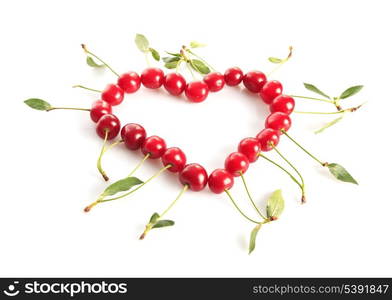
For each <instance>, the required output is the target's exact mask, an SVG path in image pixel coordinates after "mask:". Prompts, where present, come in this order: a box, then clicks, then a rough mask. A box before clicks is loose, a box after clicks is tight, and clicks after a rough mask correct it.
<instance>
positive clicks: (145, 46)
mask: <svg viewBox="0 0 392 300" xmlns="http://www.w3.org/2000/svg"><path fill="white" fill-rule="evenodd" d="M135 44H136V47H137V48H138V49H139V50H140V51H141V52H143V53H144V54H145V55H146V59H147V56H148V54H151V56H152V57H153V58H154V59H155V60H156V61H160V59H161V56H160V54H159V52H158V51H157V50H155V49H154V48H151V47H150V42H149V41H148V39H147V38H146V37H145V36H144V35H143V34H136V36H135ZM147 62H148V60H147Z"/></svg>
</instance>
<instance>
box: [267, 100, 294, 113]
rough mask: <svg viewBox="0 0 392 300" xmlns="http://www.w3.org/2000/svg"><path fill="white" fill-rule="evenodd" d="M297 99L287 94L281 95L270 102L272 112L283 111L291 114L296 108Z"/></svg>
mask: <svg viewBox="0 0 392 300" xmlns="http://www.w3.org/2000/svg"><path fill="white" fill-rule="evenodd" d="M294 106H295V101H294V98H292V97H290V96H287V95H280V96H278V97H276V98H275V99H274V101H272V103H271V104H270V111H271V112H282V113H285V114H287V115H289V114H291V113H292V112H293V110H294Z"/></svg>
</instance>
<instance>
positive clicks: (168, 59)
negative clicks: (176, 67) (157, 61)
mask: <svg viewBox="0 0 392 300" xmlns="http://www.w3.org/2000/svg"><path fill="white" fill-rule="evenodd" d="M180 59H181V58H180V57H179V56H166V57H162V60H163V61H164V62H165V63H168V62H173V61H179V60H180Z"/></svg>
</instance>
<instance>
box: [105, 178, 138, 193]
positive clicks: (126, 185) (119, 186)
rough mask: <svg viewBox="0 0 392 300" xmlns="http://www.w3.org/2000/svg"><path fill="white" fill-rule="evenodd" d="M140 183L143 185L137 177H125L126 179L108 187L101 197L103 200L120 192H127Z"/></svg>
mask: <svg viewBox="0 0 392 300" xmlns="http://www.w3.org/2000/svg"><path fill="white" fill-rule="evenodd" d="M142 183H143V181H141V180H140V179H139V178H137V177H127V178H123V179H120V180H118V181H116V182H114V183H112V184H111V185H109V186H108V187H107V188H106V189H105V190H104V191H103V192H102V194H101V197H102V198H104V197H107V196H113V195H115V194H117V193H120V192H126V191H129V190H130V189H131V188H132V187H134V186H135V185H139V184H142Z"/></svg>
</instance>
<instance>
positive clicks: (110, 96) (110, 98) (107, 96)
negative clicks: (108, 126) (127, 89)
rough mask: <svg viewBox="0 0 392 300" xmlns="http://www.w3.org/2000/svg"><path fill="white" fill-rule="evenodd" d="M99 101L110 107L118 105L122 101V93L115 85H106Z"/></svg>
mask: <svg viewBox="0 0 392 300" xmlns="http://www.w3.org/2000/svg"><path fill="white" fill-rule="evenodd" d="M101 99H102V100H103V101H105V102H107V103H109V104H110V105H112V106H115V105H119V104H120V103H121V102H122V101H123V100H124V91H123V90H122V88H120V87H119V86H118V85H116V84H108V85H107V86H106V88H105V89H104V90H103V91H102V94H101Z"/></svg>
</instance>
